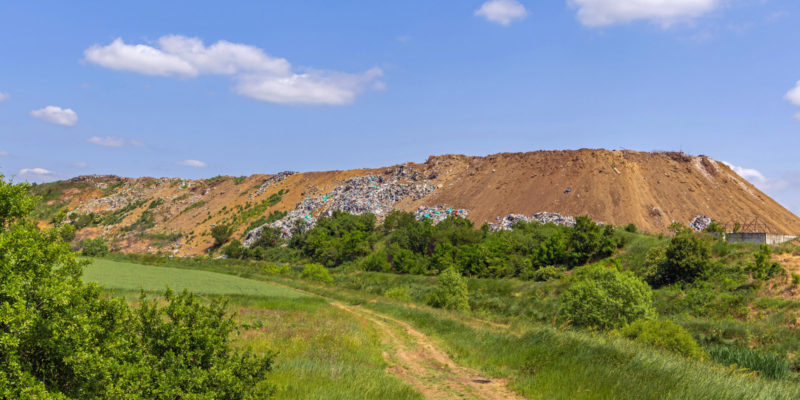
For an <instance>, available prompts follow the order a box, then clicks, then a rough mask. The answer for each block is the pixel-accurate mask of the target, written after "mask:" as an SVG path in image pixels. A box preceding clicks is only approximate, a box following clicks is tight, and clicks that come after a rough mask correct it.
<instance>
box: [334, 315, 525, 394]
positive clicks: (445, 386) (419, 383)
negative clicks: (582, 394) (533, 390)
mask: <svg viewBox="0 0 800 400" xmlns="http://www.w3.org/2000/svg"><path fill="white" fill-rule="evenodd" d="M331 305H332V306H334V307H337V308H339V309H341V310H344V311H346V312H349V313H352V314H354V315H355V316H357V317H358V318H361V319H363V320H366V321H369V322H371V323H373V324H374V325H375V326H376V327H377V328H378V329H379V330H380V332H381V336H382V338H383V340H384V342H385V343H387V344H388V345H389V347H391V348H392V351H393V353H394V354H388V353H384V358H385V359H386V361H387V362H388V363H389V365H390V367H389V371H390V372H392V373H393V374H395V375H397V376H399V377H400V378H402V379H404V380H405V381H407V382H408V383H409V384H411V385H412V386H413V387H414V388H415V389H416V390H417V391H419V392H420V393H422V394H423V395H424V396H425V397H427V398H429V399H437V400H438V399H487V400H502V399H522V397H520V396H519V395H517V394H516V393H514V392H513V391H511V390H510V389H509V388H508V387H507V386H506V384H507V382H506V381H505V380H498V379H488V378H486V377H485V376H482V375H481V374H480V373H478V372H477V371H475V370H472V369H469V368H464V367H460V366H458V365H457V364H456V363H455V362H453V360H452V359H451V358H450V356H448V355H447V354H446V353H445V352H443V351H442V350H440V349H439V348H437V347H436V345H435V344H434V343H433V342H432V341H431V339H430V338H428V337H427V336H426V335H425V334H424V333H422V332H420V331H418V330H416V329H414V327H412V326H411V325H409V324H408V323H406V322H403V321H400V320H398V319H395V318H391V317H388V316H386V315H382V314H378V313H376V312H373V311H370V310H367V309H365V308H362V307H358V306H347V305H344V304H341V303H337V302H331Z"/></svg>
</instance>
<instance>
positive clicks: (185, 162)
mask: <svg viewBox="0 0 800 400" xmlns="http://www.w3.org/2000/svg"><path fill="white" fill-rule="evenodd" d="M175 164H178V165H181V166H184V167H194V168H203V167H205V166H206V163H204V162H202V161H199V160H183V161H178V162H177V163H175Z"/></svg>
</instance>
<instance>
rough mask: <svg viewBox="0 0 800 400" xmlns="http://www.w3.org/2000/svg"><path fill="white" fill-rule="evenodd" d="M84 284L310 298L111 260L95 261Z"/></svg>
mask: <svg viewBox="0 0 800 400" xmlns="http://www.w3.org/2000/svg"><path fill="white" fill-rule="evenodd" d="M83 280H84V281H86V282H96V283H98V284H100V285H101V286H103V287H105V288H108V289H123V290H137V291H138V290H144V291H147V292H161V291H164V290H165V289H166V288H167V287H169V288H170V289H172V290H176V291H180V290H183V289H188V290H190V291H192V292H194V293H197V294H208V295H229V296H230V295H237V296H258V297H282V298H290V299H291V298H300V297H306V296H307V295H305V294H303V293H300V292H297V291H295V290H291V289H287V288H284V287H281V286H276V285H271V284H269V283H266V282H263V281H256V280H252V279H245V278H240V277H238V276H232V275H225V274H219V273H215V272H208V271H194V270H187V269H176V268H168V267H154V266H149V265H141V264H133V263H127V262H119V261H111V260H95V261H94V262H92V263H91V264H89V265H88V266H86V267H85V268H84V270H83Z"/></svg>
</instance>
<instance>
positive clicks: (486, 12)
mask: <svg viewBox="0 0 800 400" xmlns="http://www.w3.org/2000/svg"><path fill="white" fill-rule="evenodd" d="M475 15H476V16H478V17H484V18H486V19H487V20H488V21H491V22H495V23H498V24H500V25H503V26H508V25H510V24H511V22H512V21H514V20H515V19H522V18H525V16H526V15H528V10H526V9H525V6H523V5H522V4H520V2H519V1H517V0H489V1H487V2H485V3H483V4H482V5H481V8H479V9H477V10H475Z"/></svg>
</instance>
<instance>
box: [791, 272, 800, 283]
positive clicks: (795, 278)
mask: <svg viewBox="0 0 800 400" xmlns="http://www.w3.org/2000/svg"><path fill="white" fill-rule="evenodd" d="M792 285H793V286H797V285H800V274H795V273H794V272H792Z"/></svg>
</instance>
